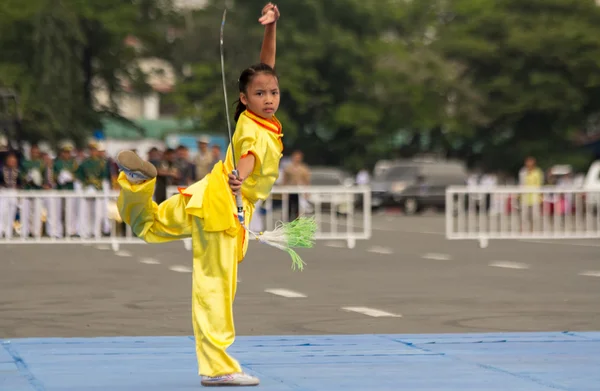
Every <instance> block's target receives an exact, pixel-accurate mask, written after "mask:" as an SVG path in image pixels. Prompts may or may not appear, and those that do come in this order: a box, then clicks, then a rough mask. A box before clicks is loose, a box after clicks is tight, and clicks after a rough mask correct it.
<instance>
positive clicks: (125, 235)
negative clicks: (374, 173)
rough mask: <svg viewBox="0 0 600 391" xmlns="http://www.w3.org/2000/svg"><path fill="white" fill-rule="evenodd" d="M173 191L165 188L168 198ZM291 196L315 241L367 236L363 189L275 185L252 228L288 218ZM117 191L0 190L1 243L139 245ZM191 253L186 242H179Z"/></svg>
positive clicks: (367, 200)
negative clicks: (313, 226)
mask: <svg viewBox="0 0 600 391" xmlns="http://www.w3.org/2000/svg"><path fill="white" fill-rule="evenodd" d="M175 192H177V188H173V187H170V188H169V189H168V193H169V194H174V193H175ZM290 194H300V196H299V201H300V202H299V207H300V210H299V213H301V214H306V215H314V216H315V217H316V220H317V222H318V224H319V229H318V233H317V240H322V239H329V240H344V241H346V242H347V244H348V246H349V247H354V245H355V243H356V241H357V240H364V239H369V238H370V237H371V208H370V203H371V199H370V195H371V192H370V189H369V188H368V187H341V186H340V187H335V186H325V187H318V186H310V187H275V188H274V189H273V192H272V194H271V197H270V198H269V199H268V200H267V201H266V202H265V203H262V204H259V205H257V208H256V212H255V214H254V217H253V219H252V221H251V222H250V224H251V229H254V230H257V231H263V230H271V229H273V227H274V226H275V223H276V222H277V221H278V220H280V221H288V220H289V206H290ZM118 196H119V192H118V191H114V190H106V191H96V192H94V191H86V192H83V191H59V190H31V191H29V190H27V191H17V190H6V189H0V244H34V243H37V244H77V243H78V244H109V245H111V246H112V248H113V249H114V250H118V249H119V247H120V245H121V244H137V243H144V242H143V241H142V240H141V239H139V238H137V237H136V236H135V235H134V234H133V232H132V230H131V227H129V226H128V225H126V224H124V223H123V222H122V220H121V217H120V215H119V212H118V210H117V205H116V200H117V198H118ZM183 243H184V246H185V247H186V248H187V249H191V240H184V241H183Z"/></svg>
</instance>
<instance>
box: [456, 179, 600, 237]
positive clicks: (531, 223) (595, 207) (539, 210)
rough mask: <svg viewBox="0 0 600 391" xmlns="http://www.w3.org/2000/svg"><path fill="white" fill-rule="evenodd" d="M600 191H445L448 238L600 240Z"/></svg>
mask: <svg viewBox="0 0 600 391" xmlns="http://www.w3.org/2000/svg"><path fill="white" fill-rule="evenodd" d="M599 211H600V191H597V190H596V191H588V190H585V189H581V188H557V187H542V188H527V187H516V186H515V187H493V188H471V187H455V186H453V187H449V188H448V189H447V190H446V237H447V239H450V240H468V239H471V240H478V241H479V242H480V245H481V246H482V247H486V246H487V244H488V241H489V240H491V239H538V240H539V239H597V238H600V213H599Z"/></svg>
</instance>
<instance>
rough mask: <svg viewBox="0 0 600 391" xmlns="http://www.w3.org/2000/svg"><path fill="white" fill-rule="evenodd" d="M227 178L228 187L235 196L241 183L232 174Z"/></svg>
mask: <svg viewBox="0 0 600 391" xmlns="http://www.w3.org/2000/svg"><path fill="white" fill-rule="evenodd" d="M228 177H229V187H230V188H231V191H233V194H237V193H238V192H239V191H240V189H241V188H242V181H241V180H240V179H238V178H237V177H236V176H235V175H233V174H232V173H229V175H228Z"/></svg>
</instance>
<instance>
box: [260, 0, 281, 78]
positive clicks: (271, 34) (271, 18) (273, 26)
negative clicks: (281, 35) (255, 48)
mask: <svg viewBox="0 0 600 391" xmlns="http://www.w3.org/2000/svg"><path fill="white" fill-rule="evenodd" d="M277 19H279V9H278V8H277V6H276V5H274V4H272V3H269V4H267V5H265V7H264V8H263V10H262V17H261V18H260V19H259V20H258V21H259V22H260V23H261V24H262V25H264V26H265V34H264V37H263V43H262V47H261V49H260V62H261V63H263V64H267V65H269V66H270V67H271V68H275V54H276V51H277Z"/></svg>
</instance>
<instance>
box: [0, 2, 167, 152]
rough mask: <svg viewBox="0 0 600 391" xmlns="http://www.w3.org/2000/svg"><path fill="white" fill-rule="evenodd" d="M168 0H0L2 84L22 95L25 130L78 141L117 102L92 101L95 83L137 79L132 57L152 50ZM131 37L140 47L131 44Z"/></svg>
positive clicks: (116, 88)
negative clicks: (0, 2) (110, 103)
mask: <svg viewBox="0 0 600 391" xmlns="http://www.w3.org/2000/svg"><path fill="white" fill-rule="evenodd" d="M171 12H172V10H171V8H170V2H169V1H166V0H163V1H161V0H137V1H135V0H132V1H128V2H124V1H122V0H103V1H98V0H95V1H89V0H73V1H70V2H64V1H56V0H31V1H27V2H25V3H23V2H20V1H17V0H5V1H3V2H2V4H0V46H1V47H2V48H3V56H2V58H1V59H0V84H1V85H4V86H6V87H13V88H15V89H16V90H17V91H18V92H19V94H20V96H21V98H22V99H21V102H22V112H23V118H24V129H25V137H26V138H28V139H30V140H31V141H36V140H38V139H46V140H50V141H57V140H58V139H59V138H63V137H69V138H73V139H75V140H77V141H80V142H81V141H83V140H84V139H85V137H86V136H88V135H89V134H90V133H91V131H92V130H93V129H94V128H95V127H98V126H99V124H100V121H99V120H100V117H101V115H102V114H103V113H104V112H109V113H111V114H113V115H117V108H116V107H115V105H114V104H112V105H110V106H108V107H96V106H95V102H94V99H93V91H94V89H95V88H96V87H97V85H98V84H100V85H103V86H105V87H106V88H107V89H108V91H109V93H110V94H111V96H112V95H114V94H116V93H118V92H120V91H121V87H122V83H123V81H124V80H125V81H128V80H129V81H131V82H132V83H134V82H138V84H139V82H140V80H136V79H139V78H140V76H141V77H142V78H143V74H142V73H140V71H139V67H137V65H136V61H137V60H138V59H139V58H141V57H143V56H146V55H148V54H149V53H151V52H152V50H153V49H154V47H155V44H156V43H157V42H159V41H160V40H161V39H164V38H163V37H164V35H162V34H161V33H163V32H164V30H162V29H161V27H164V25H163V24H161V23H162V21H163V20H165V18H166V17H168V16H169V15H170V14H171ZM129 36H135V37H136V38H137V39H139V40H140V41H141V42H142V43H144V46H143V47H141V48H137V49H136V48H134V47H132V46H131V45H130V44H128V42H127V40H126V38H127V37H129Z"/></svg>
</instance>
